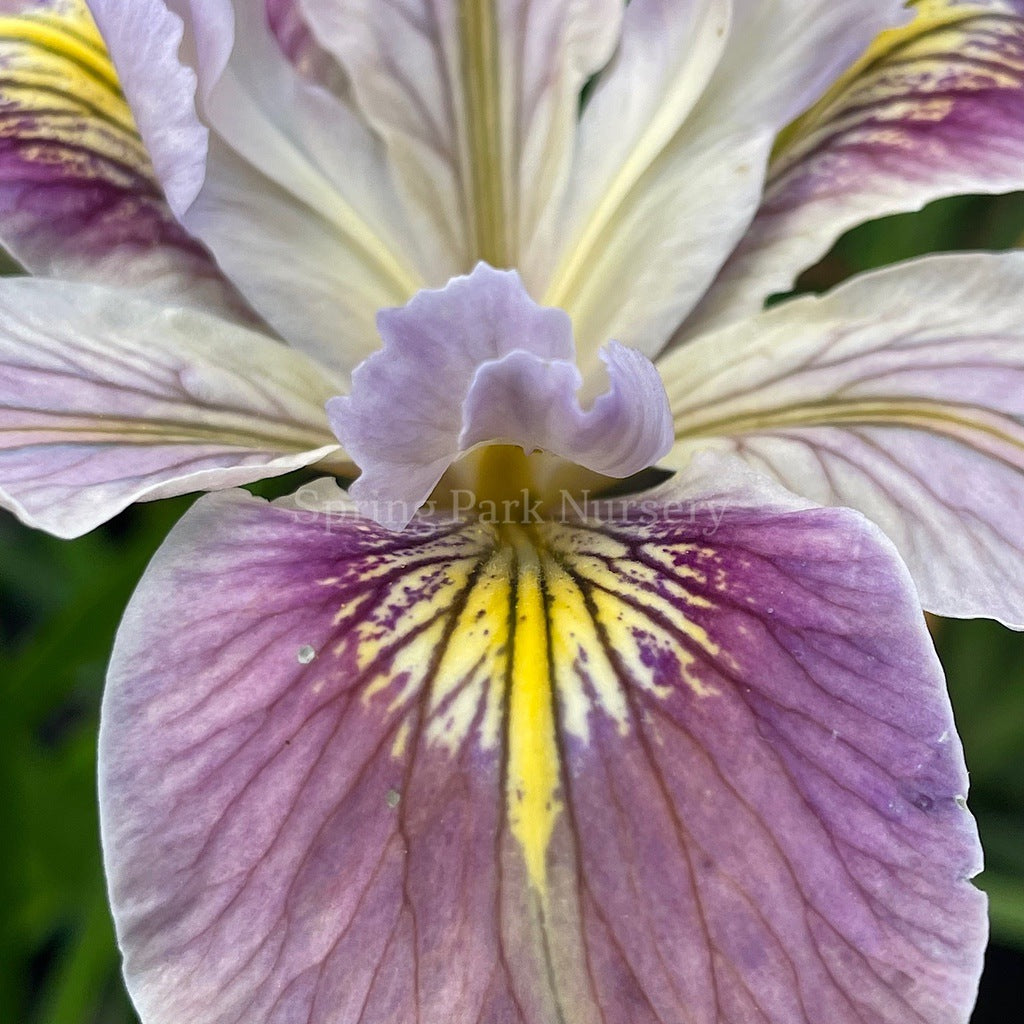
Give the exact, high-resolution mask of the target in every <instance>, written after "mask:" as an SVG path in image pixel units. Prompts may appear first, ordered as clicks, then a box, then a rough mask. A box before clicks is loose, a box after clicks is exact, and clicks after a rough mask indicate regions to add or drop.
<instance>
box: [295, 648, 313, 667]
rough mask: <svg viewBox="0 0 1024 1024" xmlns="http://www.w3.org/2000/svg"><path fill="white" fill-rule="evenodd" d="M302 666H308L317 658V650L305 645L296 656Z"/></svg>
mask: <svg viewBox="0 0 1024 1024" xmlns="http://www.w3.org/2000/svg"><path fill="white" fill-rule="evenodd" d="M296 657H297V658H298V661H299V664H300V665H308V664H309V663H310V662H311V661H312V660H313V659H314V658H315V657H316V648H315V647H310V646H309V644H303V645H302V646H301V647H300V648H299V650H298V654H297V655H296Z"/></svg>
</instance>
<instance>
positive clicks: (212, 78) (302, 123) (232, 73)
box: [91, 0, 455, 372]
mask: <svg viewBox="0 0 1024 1024" xmlns="http://www.w3.org/2000/svg"><path fill="white" fill-rule="evenodd" d="M91 3H92V8H93V11H94V13H95V15H96V18H97V21H98V23H99V25H100V28H101V29H102V30H103V32H104V34H105V37H106V39H107V43H108V45H109V47H110V50H111V54H112V56H113V58H114V61H115V63H116V65H117V68H118V71H119V73H120V75H121V78H122V81H123V83H124V87H125V91H126V94H127V96H128V100H129V102H130V103H131V104H132V106H133V108H134V109H137V110H139V111H140V120H141V123H142V127H143V137H144V138H145V139H146V142H147V144H149V145H150V146H151V148H152V147H156V146H158V145H159V144H160V140H159V139H157V138H156V137H155V132H156V127H153V129H152V130H151V131H149V132H147V130H146V124H147V118H144V117H143V113H142V112H143V111H150V112H151V113H152V117H151V118H149V119H148V120H151V121H152V124H153V125H154V126H157V125H159V124H160V121H159V114H160V112H161V111H164V112H165V113H166V114H167V116H168V117H171V116H173V117H185V116H186V114H187V115H188V116H189V117H191V123H192V125H193V127H194V128H196V129H199V128H201V129H202V131H203V132H204V134H205V135H206V136H207V137H208V143H207V144H204V145H203V146H202V147H201V148H202V161H201V162H202V176H201V180H200V182H199V183H198V186H197V187H195V188H193V189H191V190H190V191H189V192H188V193H185V192H183V193H182V195H181V196H180V200H181V205H179V206H176V207H175V209H176V211H177V212H178V214H179V215H180V216H181V218H182V220H183V222H184V223H185V224H186V226H187V227H188V228H189V230H190V231H192V232H193V233H194V234H195V235H196V236H198V237H199V238H201V239H202V240H203V242H204V243H205V244H206V245H207V246H208V247H209V248H210V249H211V251H212V252H213V253H214V254H215V255H216V257H217V259H218V260H219V262H220V264H221V266H223V267H224V269H225V271H226V272H227V273H228V274H229V276H230V277H231V279H232V281H234V283H235V284H236V285H237V286H238V288H239V289H240V290H241V291H242V293H243V294H244V295H245V296H246V297H247V299H248V300H249V301H250V302H251V303H252V304H253V306H254V308H256V309H257V310H258V311H259V312H260V314H261V315H262V316H263V317H264V318H265V319H266V321H267V322H268V323H269V324H271V325H272V326H273V327H274V328H275V329H276V330H277V331H278V332H279V333H280V334H281V335H282V336H283V337H285V338H286V339H287V340H288V341H289V342H290V343H292V344H294V345H296V346H297V347H301V348H303V349H304V350H306V351H307V352H311V353H312V354H314V355H316V356H318V357H319V358H321V359H322V360H323V361H325V362H327V363H328V364H329V365H331V366H332V367H334V368H335V369H337V370H339V371H340V372H345V371H348V370H351V368H352V367H353V366H355V365H356V364H357V363H359V362H360V361H361V360H362V359H364V358H365V357H366V356H367V355H368V354H369V353H370V351H372V348H373V345H374V340H375V332H374V327H373V318H374V315H375V313H376V311H377V310H378V309H381V308H383V307H386V306H393V305H397V304H401V303H403V302H407V301H408V300H409V299H410V298H411V297H412V295H413V294H415V292H416V291H417V290H418V289H419V288H421V287H423V285H424V284H425V283H426V278H425V277H424V272H423V267H427V266H429V267H431V268H436V269H433V270H432V272H436V273H444V269H445V267H446V266H447V263H448V256H447V254H446V252H445V250H444V248H443V247H442V246H440V245H438V244H436V243H435V242H434V241H433V240H432V238H431V237H430V236H429V235H428V234H425V233H424V232H417V231H414V230H413V226H414V223H415V216H414V213H415V211H412V212H410V211H409V210H407V209H405V208H404V207H403V204H402V202H401V201H400V198H399V196H398V194H397V192H396V190H395V188H394V187H393V186H392V185H391V172H390V170H389V168H388V166H387V162H386V160H385V154H384V149H383V146H382V144H381V143H380V141H379V140H378V139H376V138H375V136H374V135H373V133H372V132H371V131H370V129H369V128H368V127H367V125H366V124H365V123H364V122H363V120H362V119H361V118H360V117H359V116H358V115H357V113H356V112H355V111H354V109H353V107H352V104H351V102H350V101H349V100H348V98H347V97H345V96H341V95H338V94H336V93H333V92H331V91H329V90H328V89H326V88H324V87H322V86H321V84H320V83H317V82H313V81H310V80H309V79H308V78H307V77H306V76H305V75H304V74H303V72H302V71H301V70H300V69H299V68H298V67H297V66H296V65H295V64H294V63H293V62H292V60H290V59H289V57H288V55H287V54H286V53H285V51H284V50H283V48H282V46H281V43H280V41H279V39H278V37H277V36H276V35H275V34H274V32H273V31H272V26H271V23H270V19H269V17H268V11H267V8H266V0H195V2H190V0H170V2H168V3H165V2H164V0H137V2H134V3H132V4H130V5H125V4H124V3H122V0H91ZM182 24H183V25H184V29H183V30H182V28H181V26H182ZM157 26H163V27H162V28H159V29H158V28H157ZM172 28H173V29H174V31H171V29H172ZM182 31H183V33H184V35H183V36H182ZM140 33H143V37H144V38H146V39H147V40H148V39H150V38H152V39H153V44H152V45H153V46H154V47H156V48H157V49H158V50H159V54H160V59H159V60H157V59H155V58H153V59H147V58H146V55H145V51H144V50H140V47H139V46H138V45H137V41H138V38H139V35H140ZM179 40H183V41H182V43H181V46H180V47H179ZM179 49H180V55H179ZM166 61H172V62H176V63H178V64H180V63H181V61H185V64H184V65H183V66H182V69H181V70H182V76H183V79H182V84H181V85H179V87H178V88H177V89H176V90H175V91H174V92H173V94H170V95H169V94H168V90H167V86H166V84H165V80H166V76H165V75H164V73H163V72H162V70H161V68H162V66H163V64H162V62H166ZM182 76H179V77H182ZM196 79H198V88H195V87H193V88H191V90H190V91H187V93H186V92H185V91H184V84H191V83H193V82H194V81H195V80H196ZM197 105H198V115H197V113H196V108H197ZM452 272H455V271H454V270H453V271H452ZM444 279H445V278H442V280H444Z"/></svg>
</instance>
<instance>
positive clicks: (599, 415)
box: [327, 263, 672, 529]
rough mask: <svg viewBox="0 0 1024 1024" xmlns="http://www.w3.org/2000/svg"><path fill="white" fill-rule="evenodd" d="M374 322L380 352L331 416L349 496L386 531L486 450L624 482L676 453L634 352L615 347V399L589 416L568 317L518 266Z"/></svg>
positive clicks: (661, 404) (656, 393)
mask: <svg viewBox="0 0 1024 1024" xmlns="http://www.w3.org/2000/svg"><path fill="white" fill-rule="evenodd" d="M378 322H379V326H380V331H381V335H382V336H383V338H384V347H383V348H382V349H381V350H380V351H379V352H377V353H375V354H374V355H372V356H371V357H370V358H369V359H367V360H366V362H365V363H363V364H362V365H361V366H360V367H359V368H358V369H357V370H356V371H355V373H354V374H353V377H352V393H351V395H349V396H346V397H339V398H334V399H332V400H331V401H330V402H329V403H328V406H327V412H328V416H329V418H330V421H331V425H332V428H333V429H334V431H335V433H336V434H337V435H338V437H339V438H341V440H342V443H343V445H344V446H345V449H346V451H347V452H348V453H349V455H350V456H351V457H352V458H353V459H354V460H355V462H356V464H357V465H358V466H359V467H360V469H361V470H362V475H361V476H360V477H359V479H358V480H357V481H356V482H355V484H353V486H352V495H353V497H355V498H356V499H357V500H358V501H359V503H360V506H361V508H362V509H363V510H364V512H365V513H366V514H367V515H368V516H371V517H372V518H375V519H377V520H378V521H379V522H383V523H387V524H388V525H390V526H392V527H394V528H398V529H400V528H401V527H403V526H405V525H406V523H408V521H409V520H410V519H411V518H412V516H413V514H414V513H415V511H416V509H417V508H418V507H419V506H420V505H422V504H423V502H425V501H426V499H427V498H428V497H429V495H430V492H431V491H432V490H433V489H434V487H435V486H436V485H437V483H438V481H439V480H440V479H441V477H442V476H443V474H444V472H445V470H446V469H448V467H449V466H450V465H452V464H453V463H454V462H455V461H456V460H457V459H458V458H459V457H460V456H461V455H463V454H465V453H466V452H467V451H469V449H470V448H472V447H474V446H476V445H479V444H485V443H488V442H491V443H513V444H518V445H521V446H522V447H523V448H524V449H525V450H526V451H527V452H532V451H534V450H537V449H543V450H545V451H549V452H551V453H552V454H554V455H557V456H560V457H562V458H565V459H568V460H570V461H571V462H574V463H577V464H579V465H583V466H585V467H586V468H588V469H592V470H594V471H595V472H598V473H602V474H607V475H612V476H621V477H625V476H630V475H632V474H633V473H636V472H638V471H639V470H641V469H644V468H646V467H647V466H650V465H652V464H653V463H654V462H655V461H657V459H658V458H660V457H661V455H663V454H664V453H665V452H666V451H667V450H668V449H669V448H670V447H671V445H672V423H671V414H670V413H669V410H668V406H667V404H666V401H665V393H664V392H665V389H664V387H663V386H662V384H661V380H660V378H659V377H658V373H657V370H655V369H654V367H653V366H652V365H651V363H650V362H649V360H647V359H646V358H645V357H644V356H642V355H640V353H638V352H633V351H627V350H624V349H622V348H621V347H609V349H608V350H606V352H605V353H604V357H605V362H606V364H607V366H608V370H609V374H608V375H609V377H610V383H611V387H610V390H608V391H607V393H605V394H603V395H601V396H600V397H599V398H597V400H596V401H595V402H594V404H593V406H592V408H590V409H587V410H584V409H583V408H582V407H581V405H580V401H579V398H578V392H579V391H580V390H581V388H583V386H584V383H585V382H584V379H583V378H582V377H581V375H580V373H579V370H578V369H577V368H576V365H575V362H574V361H573V356H574V345H573V339H572V326H571V324H570V321H569V318H568V316H566V314H565V313H563V312H562V311H561V310H557V309H546V308H544V307H541V306H538V305H537V303H535V302H534V301H533V300H532V299H531V298H530V297H529V295H528V294H527V293H526V290H525V289H524V287H523V284H522V281H521V280H520V279H519V275H518V274H517V273H515V271H503V270H494V269H493V268H491V267H489V266H487V265H486V264H484V263H481V264H480V265H479V266H478V267H477V268H476V270H474V271H473V273H472V274H471V275H469V276H467V277H461V278H456V279H455V280H453V281H452V282H450V283H449V284H448V286H447V287H446V288H444V289H443V290H441V291H429V292H421V293H420V294H419V295H417V296H416V298H415V299H413V301H412V302H410V303H409V305H408V306H406V307H404V308H402V309H393V310H385V311H384V312H383V313H381V315H380V317H379V319H378Z"/></svg>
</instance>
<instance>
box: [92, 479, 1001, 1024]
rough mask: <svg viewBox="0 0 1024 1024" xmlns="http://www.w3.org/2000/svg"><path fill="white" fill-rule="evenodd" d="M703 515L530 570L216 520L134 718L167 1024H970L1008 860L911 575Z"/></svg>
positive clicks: (137, 814)
mask: <svg viewBox="0 0 1024 1024" xmlns="http://www.w3.org/2000/svg"><path fill="white" fill-rule="evenodd" d="M338 497H339V500H340V499H341V495H340V492H338ZM672 497H673V495H672V494H671V493H669V494H666V495H662V498H663V499H664V500H665V501H668V499H671V498H672ZM343 507H344V506H343ZM681 508H682V506H681V505H679V504H677V505H676V506H675V507H674V510H673V506H671V505H669V504H664V505H663V506H661V507H652V506H631V507H626V508H624V509H622V510H621V511H620V512H619V513H617V514H616V515H615V516H614V518H612V519H611V520H610V521H607V522H604V523H599V522H596V521H581V522H578V523H564V524H562V523H552V524H549V525H548V526H545V527H541V528H538V529H537V530H536V531H535V532H529V533H528V532H525V531H524V533H523V535H522V536H521V537H520V538H519V541H518V542H517V543H515V544H513V545H512V546H506V545H505V544H504V543H503V542H501V541H500V540H499V539H498V538H497V537H496V535H495V534H493V533H492V532H491V531H490V530H488V529H487V528H485V527H482V526H481V525H479V524H463V525H460V524H454V523H435V524H430V523H428V522H425V521H423V520H422V519H421V520H418V521H417V523H416V524H414V525H413V526H412V527H411V528H410V530H409V531H408V532H407V533H405V534H403V535H402V536H401V537H397V538H396V537H395V535H394V534H392V533H389V532H388V531H386V530H384V529H382V528H380V527H378V526H376V525H374V524H372V523H368V522H367V521H366V520H364V519H360V518H358V517H356V516H354V515H352V514H351V513H346V514H343V515H341V516H334V517H327V516H325V515H322V514H320V515H318V514H315V513H307V514H305V515H303V514H301V513H299V512H297V511H296V510H295V509H294V508H285V507H274V506H270V505H267V504H265V503H264V502H262V501H259V500H257V499H254V498H252V497H250V496H249V495H245V494H241V493H238V492H234V493H230V494H220V495H214V496H211V497H208V498H205V499H203V500H201V501H200V502H199V504H197V505H196V506H195V507H194V509H193V511H192V512H190V513H189V514H188V515H187V516H186V518H185V520H184V521H183V522H182V524H181V525H179V526H178V528H177V529H176V530H175V532H174V533H173V534H172V536H171V538H170V539H169V540H168V542H167V544H166V546H165V548H164V549H163V551H162V552H161V553H160V554H158V556H157V557H156V560H155V561H154V563H153V565H152V567H151V568H150V569H149V571H148V574H147V576H146V578H145V579H144V581H143V582H142V584H141V586H140V588H139V590H138V592H137V593H136V595H135V597H134V599H133V601H132V604H131V606H130V607H129V609H128V612H127V615H126V617H125V621H124V623H123V625H122V628H121V632H120V635H119V638H118V641H117V646H116V650H115V653H114V657H113V662H112V666H111V673H110V680H109V689H108V693H107V696H106V702H105V707H104V721H103V731H102V737H101V760H102V770H101V771H102V778H101V783H102V809H103V826H104V843H105V849H106V856H107V864H108V870H109V874H110V883H111V894H112V900H113V906H114V911H115V915H116V920H117V926H118V933H119V937H120V941H121V944H122V948H123V950H124V953H125V957H126V971H127V978H128V983H129V986H130V988H131V991H132V994H133V997H134V999H135V1001H136V1005H137V1006H138V1008H139V1011H140V1013H141V1016H142V1018H143V1020H144V1021H145V1022H146V1024H180V1022H181V1021H189V1022H190V1024H226V1022H229V1021H230V1022H236V1021H237V1022H243V1021H244V1022H246V1024H253V1022H259V1024H294V1022H295V1021H298V1020H301V1021H303V1022H306V1021H308V1022H310V1024H328V1022H329V1024H395V1022H399V1021H401V1022H405V1021H413V1020H418V1021H420V1024H452V1022H453V1021H455V1022H458V1024H464V1022H474V1021H486V1022H488V1024H491V1022H501V1024H555V1022H558V1021H572V1022H573V1024H578V1022H579V1024H583V1022H586V1024H591V1022H598V1021H604V1022H607V1024H657V1022H665V1021H671V1022H685V1024H726V1022H727V1024H755V1022H763V1021H772V1022H780V1024H781V1022H785V1024H820V1022H824V1021H828V1022H829V1024H964V1022H966V1020H967V1018H968V1014H969V1008H970V1004H971V1002H972V998H973V993H974V989H975V985H976V981H977V977H978V973H979V971H980V966H981V953H982V949H983V946H984V941H985V931H986V929H985V922H984V906H985V901H984V897H983V896H982V894H981V893H979V892H978V891H977V890H976V889H974V888H973V887H972V886H971V885H970V883H969V882H968V881H967V880H968V879H969V878H970V876H971V875H972V874H974V873H975V872H976V871H977V870H978V867H979V864H980V852H979V848H978V842H977V835H976V831H975V827H974V823H973V821H972V819H971V817H970V815H969V814H968V813H967V812H966V811H965V809H964V795H965V793H966V787H967V778H966V773H965V770H964V766H963V761H962V756H961V750H960V746H959V743H958V742H957V739H956V735H955V731H954V727H953V721H952V716H951V713H950V708H949V703H948V699H947V697H946V695H945V690H944V686H943V680H942V675H941V671H940V669H939V666H938V663H937V661H936V659H935V657H934V654H933V652H932V650H931V647H930V643H929V638H928V635H927V631H926V629H925V627H924V624H923V620H922V617H921V614H920V610H919V607H918V605H917V601H916V597H915V594H914V591H913V588H912V586H911V584H910V581H909V578H908V577H907V574H906V572H905V570H904V569H903V567H902V565H901V564H900V563H899V561H898V560H897V559H896V557H895V555H894V554H893V551H892V548H891V546H890V545H889V544H888V543H887V542H885V541H884V540H883V539H882V538H881V536H880V534H879V533H878V531H877V530H875V529H874V528H873V527H870V526H869V525H868V524H867V523H866V521H865V520H863V519H862V518H861V517H859V516H858V515H856V514H853V513H849V512H845V511H841V510H811V511H797V512H783V511H778V510H773V509H749V508H748V509H739V508H736V507H733V508H724V509H723V508H719V507H717V506H714V507H712V506H708V507H705V506H703V505H700V504H697V505H693V504H691V505H690V507H689V511H688V512H687V513H685V514H683V513H682V512H680V509H681Z"/></svg>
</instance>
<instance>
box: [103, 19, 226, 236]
mask: <svg viewBox="0 0 1024 1024" xmlns="http://www.w3.org/2000/svg"><path fill="white" fill-rule="evenodd" d="M88 7H89V9H90V10H91V11H92V16H93V17H94V18H95V19H96V23H97V25H98V26H99V29H100V32H101V33H102V34H103V40H104V42H105V43H106V46H107V49H108V50H109V51H110V54H111V56H112V57H113V61H114V64H115V66H116V67H117V74H118V77H119V79H120V85H121V88H122V89H123V90H124V92H125V95H126V96H127V97H128V101H129V103H130V104H131V109H132V114H133V115H134V117H135V121H136V122H137V124H138V126H139V131H140V132H141V134H142V139H143V141H144V142H145V144H146V150H147V152H148V153H149V155H150V157H151V159H152V161H153V166H154V167H155V169H156V174H157V178H158V180H159V181H160V184H161V185H162V186H163V190H164V193H165V194H166V196H167V199H168V202H169V203H170V204H171V209H173V210H174V212H175V213H176V214H177V215H178V216H179V217H180V216H182V215H183V214H184V213H185V211H186V210H188V208H189V206H191V204H192V202H193V201H194V200H195V197H196V196H197V195H198V194H199V189H200V188H201V187H202V184H203V179H204V178H205V172H206V154H207V145H208V141H209V132H208V131H207V129H206V127H205V126H204V125H203V124H202V123H201V122H200V121H199V118H198V117H197V115H196V106H195V99H196V76H195V72H194V71H193V70H192V69H190V68H188V67H186V66H184V65H183V64H182V63H181V61H180V60H179V59H178V49H179V47H180V45H181V42H182V36H183V31H184V30H183V25H182V20H181V18H180V17H179V16H178V15H177V14H175V13H174V12H173V11H172V10H171V9H170V7H169V5H168V4H166V3H164V2H163V0H132V2H131V3H126V2H125V0H88Z"/></svg>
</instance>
